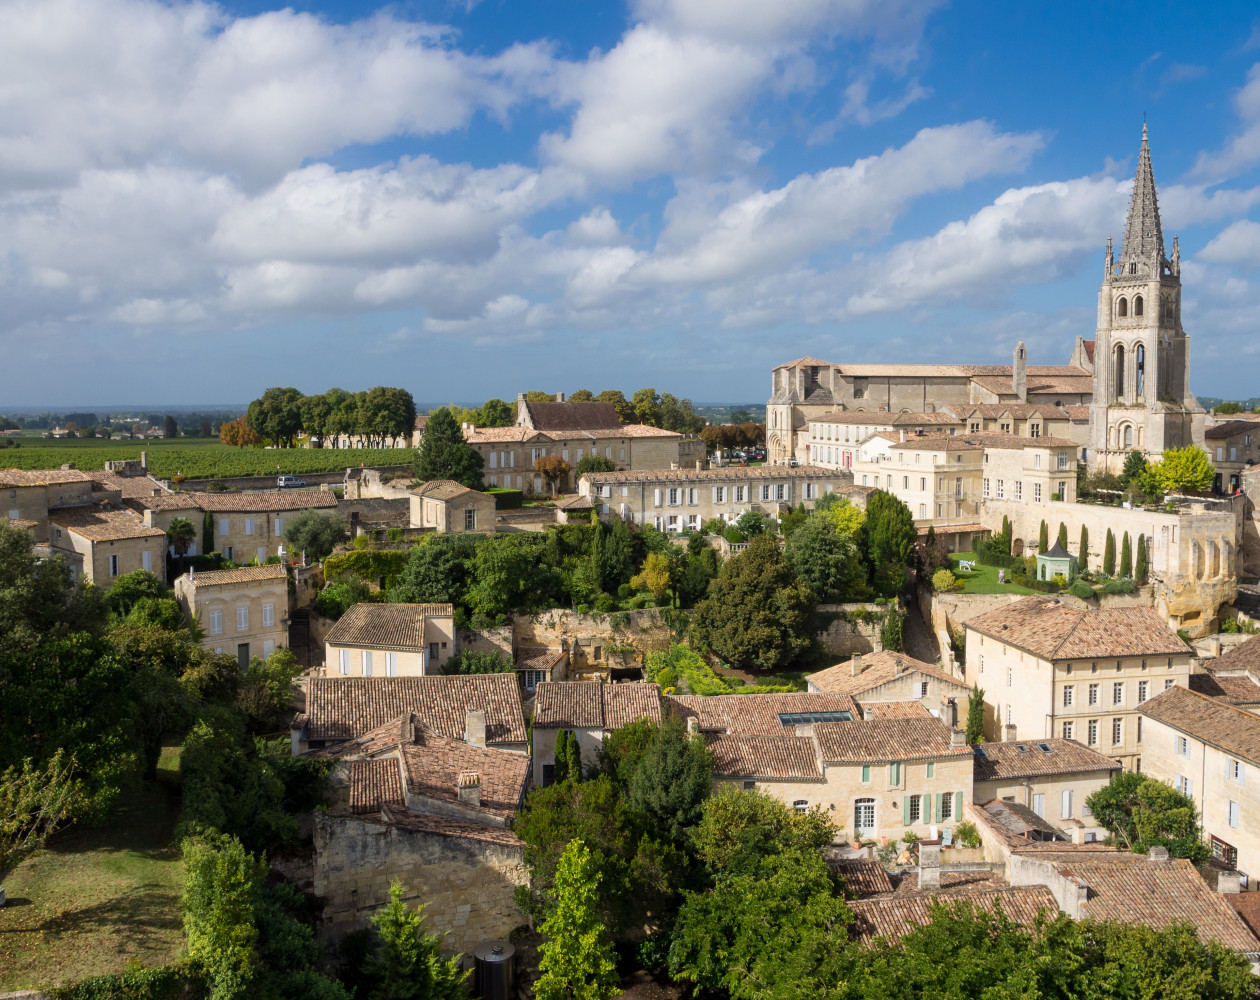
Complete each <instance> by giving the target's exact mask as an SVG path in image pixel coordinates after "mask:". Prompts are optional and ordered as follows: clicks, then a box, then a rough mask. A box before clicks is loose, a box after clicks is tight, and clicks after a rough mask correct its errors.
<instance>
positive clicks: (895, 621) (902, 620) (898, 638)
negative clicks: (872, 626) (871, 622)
mask: <svg viewBox="0 0 1260 1000" xmlns="http://www.w3.org/2000/svg"><path fill="white" fill-rule="evenodd" d="M905 624H906V613H905V612H904V611H902V610H901V608H899V607H898V606H897V605H895V604H894V605H892V606H891V607H890V608H889V609H888V612H887V614H885V615H884V623H883V624H882V625H881V626H880V627H879V641H880V642H881V643H882V644H883V646H884V648H885V649H889V650H892V651H893V652H894V653H899V652H901V649H902V644H903V642H904V641H905V636H904V631H905Z"/></svg>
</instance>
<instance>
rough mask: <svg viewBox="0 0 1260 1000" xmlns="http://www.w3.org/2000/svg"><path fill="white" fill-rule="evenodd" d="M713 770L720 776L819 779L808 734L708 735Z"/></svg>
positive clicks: (820, 776) (819, 768) (817, 767)
mask: <svg viewBox="0 0 1260 1000" xmlns="http://www.w3.org/2000/svg"><path fill="white" fill-rule="evenodd" d="M709 749H710V750H711V751H713V773H714V774H715V775H720V776H721V777H724V778H763V779H784V778H791V779H795V780H798V781H804V780H811V779H812V780H817V781H821V780H822V778H823V772H822V767H821V766H820V765H819V763H818V755H817V754H816V753H815V750H814V741H813V740H812V739H810V738H809V737H808V736H727V735H725V734H717V735H710V737H709Z"/></svg>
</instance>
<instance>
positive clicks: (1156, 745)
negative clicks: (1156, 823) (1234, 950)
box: [1138, 688, 1260, 888]
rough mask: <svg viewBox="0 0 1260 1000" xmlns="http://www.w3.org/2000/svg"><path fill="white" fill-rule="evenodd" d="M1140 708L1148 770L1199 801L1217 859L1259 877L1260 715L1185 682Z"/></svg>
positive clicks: (1200, 810)
mask: <svg viewBox="0 0 1260 1000" xmlns="http://www.w3.org/2000/svg"><path fill="white" fill-rule="evenodd" d="M1138 711H1139V712H1140V713H1141V714H1142V717H1143V720H1144V722H1145V733H1144V735H1143V745H1144V749H1143V753H1142V770H1143V772H1144V773H1146V774H1149V775H1150V776H1151V777H1153V778H1158V779H1160V780H1161V781H1164V782H1167V783H1168V784H1170V785H1172V786H1173V787H1174V788H1176V789H1177V790H1178V791H1180V792H1184V793H1185V794H1186V795H1188V796H1190V798H1192V799H1193V800H1194V804H1195V808H1196V809H1197V810H1198V812H1199V816H1200V819H1201V822H1202V824H1203V831H1204V833H1205V834H1207V837H1208V841H1209V843H1210V844H1211V846H1212V853H1213V855H1214V856H1215V857H1216V858H1217V859H1218V860H1219V861H1223V862H1225V863H1226V864H1229V865H1233V866H1235V867H1237V868H1238V870H1239V871H1241V872H1243V873H1244V874H1245V875H1247V876H1249V877H1251V878H1255V877H1260V788H1258V787H1257V786H1260V717H1257V716H1256V715H1255V714H1253V713H1251V712H1248V711H1246V710H1245V709H1242V708H1238V707H1235V706H1233V705H1229V704H1226V703H1225V702H1223V701H1221V700H1219V699H1215V698H1210V697H1208V696H1207V695H1204V694H1199V693H1198V692H1196V691H1191V690H1185V689H1183V688H1175V689H1173V690H1170V691H1166V692H1164V693H1162V694H1160V695H1159V697H1157V698H1153V699H1151V700H1150V701H1149V702H1147V703H1146V704H1144V705H1143V706H1142V707H1141V708H1140V709H1138ZM1253 888H1254V886H1253Z"/></svg>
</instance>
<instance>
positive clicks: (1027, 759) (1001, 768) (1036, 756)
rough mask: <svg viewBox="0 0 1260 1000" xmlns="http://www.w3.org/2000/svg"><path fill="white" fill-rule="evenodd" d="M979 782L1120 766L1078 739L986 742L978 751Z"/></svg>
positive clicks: (1116, 769)
mask: <svg viewBox="0 0 1260 1000" xmlns="http://www.w3.org/2000/svg"><path fill="white" fill-rule="evenodd" d="M975 758H976V767H975V772H974V773H975V780H976V781H995V780H999V779H1006V778H1025V777H1033V776H1036V775H1044V774H1076V773H1079V772H1082V771H1119V770H1121V767H1120V765H1119V764H1118V763H1116V762H1115V761H1114V760H1112V759H1111V758H1110V757H1104V756H1103V755H1102V754H1100V753H1098V752H1097V751H1096V750H1091V749H1090V748H1089V747H1087V746H1085V745H1084V744H1082V743H1077V742H1076V740H1062V739H1048V740H1019V741H1017V742H1011V743H985V744H983V745H981V746H979V747H977V748H976V751H975Z"/></svg>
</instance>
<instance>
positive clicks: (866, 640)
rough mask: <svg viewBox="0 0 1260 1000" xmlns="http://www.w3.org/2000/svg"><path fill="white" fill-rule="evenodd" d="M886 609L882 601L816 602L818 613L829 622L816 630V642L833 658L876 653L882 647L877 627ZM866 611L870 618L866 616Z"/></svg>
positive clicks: (881, 623) (878, 627)
mask: <svg viewBox="0 0 1260 1000" xmlns="http://www.w3.org/2000/svg"><path fill="white" fill-rule="evenodd" d="M887 610H888V606H887V605H884V604H820V605H818V613H819V614H821V615H827V616H830V617H831V621H830V622H829V623H828V625H827V627H826V628H825V629H823V631H821V632H819V633H818V641H819V642H821V643H822V647H823V649H824V650H825V651H826V652H827V653H829V654H831V655H832V656H836V657H848V656H852V655H853V654H854V653H878V652H879V651H880V650H881V649H883V648H884V644H883V643H882V642H880V638H879V630H880V627H881V626H882V625H883V616H884V613H885V612H886V611H887ZM855 613H856V614H855ZM867 614H869V615H870V616H871V617H870V618H867Z"/></svg>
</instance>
